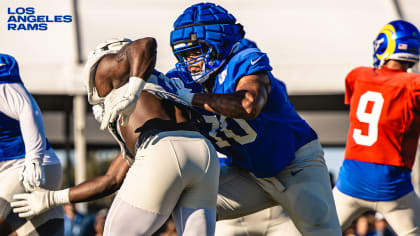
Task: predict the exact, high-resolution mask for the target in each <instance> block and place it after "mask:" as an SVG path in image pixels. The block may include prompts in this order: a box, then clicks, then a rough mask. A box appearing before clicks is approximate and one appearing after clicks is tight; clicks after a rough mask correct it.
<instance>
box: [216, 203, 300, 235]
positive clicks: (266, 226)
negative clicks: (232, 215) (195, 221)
mask: <svg viewBox="0 0 420 236" xmlns="http://www.w3.org/2000/svg"><path fill="white" fill-rule="evenodd" d="M215 235H216V236H248V235H266V236H277V235H287V236H300V235H301V234H300V233H299V231H298V230H297V229H296V226H295V225H294V224H293V222H292V221H291V220H290V218H289V217H288V216H287V215H286V214H285V212H284V211H283V209H282V208H281V207H280V206H274V207H270V208H267V209H264V210H261V211H258V212H256V213H253V214H250V215H247V216H243V217H239V218H236V219H231V220H222V221H218V222H217V224H216V234H215Z"/></svg>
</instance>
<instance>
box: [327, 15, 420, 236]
mask: <svg viewBox="0 0 420 236" xmlns="http://www.w3.org/2000/svg"><path fill="white" fill-rule="evenodd" d="M419 45H420V34H419V31H418V30H417V28H416V27H415V26H414V25H412V24H411V23H409V22H406V21H403V20H398V21H392V22H390V23H389V24H387V25H385V26H384V27H383V28H382V30H381V31H380V32H379V35H378V36H377V38H376V40H375V41H374V67H375V68H371V67H358V68H356V69H354V70H352V71H351V72H350V73H349V74H348V75H347V77H346V95H345V103H346V104H349V105H350V127H349V132H348V137H347V144H346V151H345V159H344V162H343V165H342V167H341V169H340V173H339V176H338V180H337V183H336V187H335V188H334V190H333V193H334V198H335V204H336V206H337V212H338V217H339V220H340V225H341V227H342V229H345V228H347V227H348V226H349V225H350V224H351V222H352V221H353V220H354V219H355V218H356V217H358V216H359V215H361V214H362V213H363V212H365V211H367V210H375V211H378V212H380V213H382V214H383V215H384V217H385V219H386V220H387V221H388V222H389V223H390V225H391V227H392V228H393V229H394V230H395V232H396V233H397V234H398V235H410V236H411V235H420V199H419V198H418V196H417V195H416V194H415V192H414V191H413V185H412V183H411V168H412V166H413V163H414V159H415V154H416V150H417V142H418V138H419V133H420V75H419V74H414V73H408V72H407V70H408V69H409V68H410V67H412V66H413V65H415V64H416V63H417V62H418V61H419Z"/></svg>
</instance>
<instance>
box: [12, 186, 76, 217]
mask: <svg viewBox="0 0 420 236" xmlns="http://www.w3.org/2000/svg"><path fill="white" fill-rule="evenodd" d="M13 199H14V200H15V201H14V202H12V203H11V204H10V205H11V206H12V207H13V212H14V213H18V214H19V217H21V218H27V217H32V216H36V215H39V214H41V213H43V212H45V211H47V210H48V209H50V208H53V207H56V206H60V205H64V204H68V203H70V200H69V189H68V188H67V189H64V190H60V191H50V190H46V189H43V188H37V189H36V190H35V191H33V192H32V193H21V194H15V195H13Z"/></svg>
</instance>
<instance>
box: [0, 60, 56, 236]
mask: <svg viewBox="0 0 420 236" xmlns="http://www.w3.org/2000/svg"><path fill="white" fill-rule="evenodd" d="M0 177H1V178H0V186H1V187H0V235H8V234H9V233H11V232H16V233H17V234H19V235H62V234H63V233H64V230H63V227H64V221H63V217H64V211H63V209H62V207H61V208H54V209H51V210H49V211H47V212H45V213H44V214H41V215H39V216H37V217H34V218H32V219H30V220H28V221H26V220H24V219H20V218H18V217H17V215H16V214H13V213H12V212H11V206H10V203H11V201H12V197H13V195H14V194H17V193H24V192H26V191H32V190H33V189H34V188H36V187H40V186H42V187H44V188H47V189H58V188H59V187H60V185H61V164H60V161H59V159H58V157H57V156H56V154H55V152H54V150H53V149H52V148H51V147H50V145H49V143H48V141H47V139H46V138H45V132H44V123H43V120H42V115H41V111H40V110H39V107H38V105H37V103H36V101H35V100H34V98H33V97H32V96H31V95H30V94H29V92H28V91H27V90H26V88H25V86H24V85H23V82H22V80H21V78H20V75H19V67H18V63H17V61H16V60H15V58H13V57H12V56H10V55H7V54H0Z"/></svg>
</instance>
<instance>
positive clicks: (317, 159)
mask: <svg viewBox="0 0 420 236" xmlns="http://www.w3.org/2000/svg"><path fill="white" fill-rule="evenodd" d="M257 181H258V183H260V184H261V185H262V186H264V189H266V191H267V192H269V193H270V194H271V196H272V197H273V198H274V199H275V200H276V201H278V202H279V203H280V205H281V206H283V208H284V210H285V211H286V213H287V214H288V215H289V216H290V218H291V219H292V220H293V222H294V224H295V225H296V227H297V228H298V229H299V231H300V232H301V233H302V234H303V235H341V230H340V225H339V222H338V217H337V212H336V207H335V203H334V199H333V195H332V190H331V184H330V178H329V175H328V169H327V166H326V164H325V161H324V156H323V151H322V148H321V145H320V144H319V142H318V140H314V141H312V142H310V143H308V144H306V145H304V146H303V147H301V148H300V149H299V150H298V151H297V152H296V158H295V160H293V162H292V163H291V164H290V165H289V166H288V167H286V168H285V169H284V170H282V171H281V172H280V173H279V175H278V176H276V177H273V178H269V179H258V180H257ZM280 185H283V186H284V189H281V188H279V187H276V186H280Z"/></svg>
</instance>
